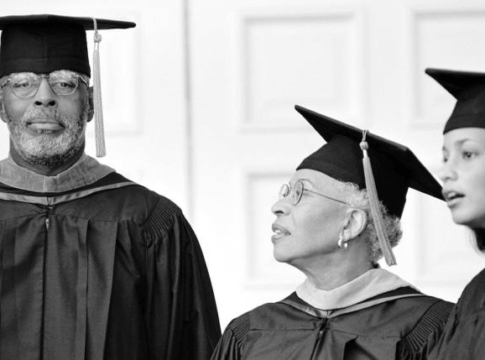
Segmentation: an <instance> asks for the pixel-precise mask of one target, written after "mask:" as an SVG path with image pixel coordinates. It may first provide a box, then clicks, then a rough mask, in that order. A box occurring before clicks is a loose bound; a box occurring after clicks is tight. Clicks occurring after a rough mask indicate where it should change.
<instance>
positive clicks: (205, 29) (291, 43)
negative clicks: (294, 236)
mask: <svg viewBox="0 0 485 360" xmlns="http://www.w3.org/2000/svg"><path fill="white" fill-rule="evenodd" d="M189 4H190V6H189V28H190V30H191V31H190V37H189V39H190V44H191V46H190V49H191V56H190V65H191V82H190V84H191V93H192V99H193V102H192V107H191V113H192V114H193V119H192V121H193V122H192V124H193V128H192V134H193V143H192V149H193V175H194V177H193V194H194V197H193V200H192V204H193V218H194V227H195V228H196V231H197V233H198V234H199V237H200V238H202V239H203V240H204V244H205V250H206V258H207V260H208V263H209V268H210V271H211V274H212V279H213V283H214V287H215V293H216V299H217V301H218V305H219V311H220V315H221V321H222V324H223V326H225V325H226V324H227V322H228V321H229V320H230V319H231V318H233V317H235V316H237V315H239V314H241V313H242V312H244V311H247V310H250V309H251V308H253V307H255V306H257V305H259V304H262V303H264V302H271V301H277V300H279V299H281V298H283V297H285V296H286V295H288V294H289V293H290V292H291V291H293V289H294V288H295V286H296V285H297V284H298V283H299V282H300V281H302V275H300V273H299V272H298V271H297V270H296V269H293V268H291V267H289V266H288V265H285V264H279V263H277V262H276V261H275V260H274V259H273V257H272V245H271V241H270V237H271V223H272V221H273V218H274V216H273V215H272V214H271V212H270V207H271V205H272V203H273V202H274V201H275V200H276V199H277V191H278V190H279V187H280V185H281V183H283V182H287V181H288V180H289V178H290V177H291V176H292V173H293V171H294V169H295V167H296V166H297V165H298V164H299V162H300V161H301V160H302V159H303V158H304V157H306V156H307V155H308V154H310V152H312V151H314V150H316V149H317V148H318V147H319V146H321V145H322V144H323V143H322V140H321V138H320V137H319V135H318V134H316V133H315V132H314V131H313V130H312V129H311V128H310V126H309V125H307V123H306V121H305V120H304V119H303V118H301V117H300V116H299V115H298V114H297V113H296V112H295V111H294V110H293V106H294V104H300V105H302V106H305V107H308V108H310V109H313V110H316V111H319V112H322V113H324V114H327V115H329V116H332V117H334V118H337V119H340V120H343V121H346V122H349V123H351V124H354V125H356V126H359V127H363V128H368V129H369V130H370V131H373V132H374V133H377V134H380V135H383V136H386V137H389V138H391V139H394V140H396V141H399V142H402V143H404V144H407V145H408V146H410V147H411V148H412V149H413V150H414V152H415V153H416V154H417V155H418V157H420V158H421V159H422V161H423V162H424V163H425V164H426V165H427V166H429V168H430V170H431V171H432V172H433V173H435V174H436V171H437V170H438V168H439V166H440V161H441V131H442V128H443V125H444V122H445V120H446V117H447V115H448V114H449V112H450V111H451V108H452V103H453V101H452V98H451V96H449V95H447V94H446V92H445V91H444V90H442V89H441V88H440V87H439V85H437V84H435V83H434V81H433V80H432V79H430V78H428V77H427V76H426V75H425V74H424V69H425V68H426V67H450V68H458V69H475V70H481V71H485V62H484V61H483V59H484V58H485V46H484V45H485V25H484V24H485V12H484V10H485V8H484V6H483V5H481V4H479V2H477V1H475V2H468V4H466V6H465V5H464V3H463V1H458V0H456V1H448V2H447V4H446V6H443V5H442V2H440V1H431V0H428V1H422V0H420V1H403V0H385V1H384V0H382V1H363V0H362V1H358V0H356V1H337V0H334V1H330V0H328V1H322V0H319V1H317V0H306V1H301V0H287V1H281V0H268V1H248V0H246V1H244V0H191V1H189ZM403 229H404V237H403V239H402V242H401V244H400V245H399V246H398V248H397V251H396V255H397V261H398V266H396V267H394V268H393V269H392V270H393V271H395V272H397V273H398V274H400V275H401V276H403V277H404V278H405V279H407V280H409V281H411V282H413V283H414V284H416V285H417V286H418V287H419V288H420V289H422V290H423V291H425V292H427V293H430V294H432V295H436V296H441V297H444V298H447V299H450V300H456V299H457V297H458V295H459V293H460V292H461V290H462V288H463V286H464V284H465V283H466V282H467V281H468V280H469V279H470V278H471V277H472V275H473V274H475V273H476V272H477V271H478V270H479V269H480V268H481V267H483V264H485V262H484V260H483V259H482V258H480V257H479V256H478V255H477V254H476V253H475V252H474V250H473V249H472V246H471V245H470V243H469V241H467V239H466V236H465V233H464V229H462V228H460V227H458V226H455V225H453V224H452V221H451V217H450V215H449V213H448V209H447V208H446V206H445V204H444V203H442V202H440V201H438V200H434V199H428V198H425V197H424V196H420V195H417V194H416V193H414V192H413V191H410V193H409V195H408V203H407V208H406V210H405V213H404V217H403Z"/></svg>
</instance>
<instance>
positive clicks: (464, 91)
mask: <svg viewBox="0 0 485 360" xmlns="http://www.w3.org/2000/svg"><path fill="white" fill-rule="evenodd" d="M426 74H428V75H429V76H431V77H432V78H433V79H435V80H436V81H437V82H438V83H439V84H440V85H441V86H443V87H444V88H445V89H446V90H447V91H448V92H449V93H450V94H451V95H453V96H454V97H455V99H456V105H455V108H454V109H453V112H452V113H451V116H450V118H449V119H448V121H447V122H446V125H445V128H444V130H443V133H444V134H445V133H447V132H448V131H451V130H455V129H459V128H465V127H478V128H485V73H479V72H469V71H455V70H445V69H431V68H429V69H426Z"/></svg>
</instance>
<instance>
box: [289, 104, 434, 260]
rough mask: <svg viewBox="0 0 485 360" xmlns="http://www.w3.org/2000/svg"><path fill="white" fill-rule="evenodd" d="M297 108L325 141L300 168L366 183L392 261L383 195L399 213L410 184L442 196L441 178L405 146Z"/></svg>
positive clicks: (388, 205) (386, 253)
mask: <svg viewBox="0 0 485 360" xmlns="http://www.w3.org/2000/svg"><path fill="white" fill-rule="evenodd" d="M295 109H296V110H297V111H298V112H299V113H300V114H301V115H303V117H304V118H305V119H306V120H307V121H308V122H309V123H310V124H311V125H312V126H313V127H314V129H315V130H316V131H317V132H318V133H319V134H320V135H321V136H322V137H323V139H324V140H325V141H326V142H327V143H326V144H325V145H323V146H322V147H321V148H320V149H318V150H317V151H316V152H314V153H313V154H311V155H310V156H308V157H307V158H305V159H304V160H303V162H302V163H301V164H300V165H299V166H298V168H297V169H312V170H316V171H319V172H322V173H324V174H326V175H328V176H330V177H332V178H334V179H336V180H339V181H342V182H351V183H354V184H356V185H357V186H358V187H359V189H361V190H362V189H367V193H368V195H369V203H370V208H371V212H372V217H373V219H374V224H375V228H376V231H377V235H378V238H379V243H380V246H381V250H382V252H383V254H384V257H385V259H386V262H387V264H388V265H394V264H395V259H394V255H393V253H392V250H391V246H390V244H389V240H388V239H387V234H386V232H385V229H384V227H383V224H382V214H381V212H380V210H379V205H378V203H379V201H381V202H382V203H383V204H384V206H385V207H386V209H387V211H388V213H389V214H390V215H392V216H396V217H398V218H400V217H401V215H402V212H403V209H404V204H405V203H406V194H407V191H408V188H413V189H415V190H417V191H420V192H422V193H425V194H428V195H431V196H433V197H435V198H438V199H442V195H441V186H440V184H439V183H438V182H437V181H436V179H435V178H434V177H433V175H431V173H430V172H429V171H428V170H427V169H426V168H425V167H424V165H423V164H422V163H421V162H420V161H419V160H418V158H417V157H416V156H415V155H414V154H413V152H412V151H411V150H410V149H409V148H407V147H406V146H404V145H401V144H398V143H395V142H393V141H391V140H387V139H385V138H382V137H380V136H377V135H374V134H371V133H369V132H368V131H363V130H361V129H358V128H356V127H354V126H351V125H348V124H345V123H343V122H340V121H337V120H335V119H332V118H329V117H327V116H325V115H322V114H318V113H316V112H314V111H312V110H308V109H305V108H303V107H301V106H298V105H297V106H296V107H295ZM371 163H372V166H371Z"/></svg>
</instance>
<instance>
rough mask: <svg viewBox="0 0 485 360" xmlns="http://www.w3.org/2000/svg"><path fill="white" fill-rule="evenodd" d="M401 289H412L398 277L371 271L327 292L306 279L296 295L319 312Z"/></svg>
mask: <svg viewBox="0 0 485 360" xmlns="http://www.w3.org/2000/svg"><path fill="white" fill-rule="evenodd" d="M401 287H412V288H414V286H412V285H411V284H410V283H408V282H406V281H404V280H403V279H401V278H400V277H399V276H397V275H395V274H393V273H391V272H389V271H387V270H384V269H380V268H378V269H371V270H369V271H367V272H365V273H364V274H362V275H361V276H359V277H357V278H356V279H354V280H352V281H350V282H348V283H346V284H344V285H342V286H340V287H338V288H335V289H332V290H329V291H326V290H321V289H318V288H317V287H315V286H314V285H313V284H312V283H311V282H310V281H309V280H308V279H306V280H305V281H304V282H303V284H301V285H300V286H299V287H298V288H297V289H296V293H297V295H298V297H299V298H300V299H302V300H303V301H305V302H306V303H308V304H310V305H311V306H313V307H315V308H317V309H321V310H335V309H342V308H346V307H348V306H351V305H355V304H358V303H360V302H362V301H364V300H367V299H369V298H372V297H374V296H377V295H381V294H383V293H386V292H389V291H392V290H396V289H398V288H401Z"/></svg>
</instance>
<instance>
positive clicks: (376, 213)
mask: <svg viewBox="0 0 485 360" xmlns="http://www.w3.org/2000/svg"><path fill="white" fill-rule="evenodd" d="M366 135H367V130H364V131H363V137H362V142H361V143H360V148H361V149H362V152H363V153H364V157H363V159H362V163H363V165H364V176H365V186H366V188H367V194H368V195H369V204H370V210H371V214H372V218H373V219H374V227H375V229H376V233H377V238H378V239H379V245H380V247H381V250H382V254H383V255H384V259H385V260H386V263H387V265H388V266H392V265H396V258H395V256H394V253H393V252H392V247H391V244H390V242H389V238H388V237H387V233H386V229H385V227H384V221H383V219H382V214H381V211H380V208H379V197H378V195H377V189H376V183H375V180H374V174H373V172H372V165H371V162H370V158H369V155H368V154H367V150H368V149H369V144H368V143H367V141H366Z"/></svg>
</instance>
